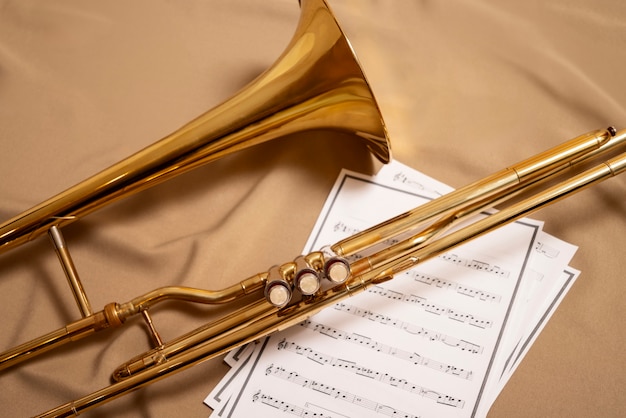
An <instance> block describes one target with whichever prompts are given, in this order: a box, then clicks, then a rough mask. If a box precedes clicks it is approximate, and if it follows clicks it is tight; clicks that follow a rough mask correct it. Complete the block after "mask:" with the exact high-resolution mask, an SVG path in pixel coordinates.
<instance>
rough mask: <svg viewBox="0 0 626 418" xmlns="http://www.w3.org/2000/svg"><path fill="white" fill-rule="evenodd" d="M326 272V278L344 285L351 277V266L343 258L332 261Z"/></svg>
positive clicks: (329, 262) (328, 264) (327, 265)
mask: <svg viewBox="0 0 626 418" xmlns="http://www.w3.org/2000/svg"><path fill="white" fill-rule="evenodd" d="M325 270H326V277H328V280H330V281H331V282H333V283H343V282H345V281H346V280H348V277H350V265H349V264H348V262H347V261H346V260H344V259H342V258H334V259H330V260H329V261H328V262H327V263H326V266H325Z"/></svg>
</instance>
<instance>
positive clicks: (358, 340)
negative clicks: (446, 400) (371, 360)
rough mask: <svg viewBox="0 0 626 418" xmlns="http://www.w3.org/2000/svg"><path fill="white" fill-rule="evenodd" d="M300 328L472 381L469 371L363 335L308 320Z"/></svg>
mask: <svg viewBox="0 0 626 418" xmlns="http://www.w3.org/2000/svg"><path fill="white" fill-rule="evenodd" d="M300 326H302V327H305V328H308V329H311V330H313V331H315V332H318V333H320V334H322V335H326V336H330V337H331V338H335V339H342V340H345V341H347V342H350V343H353V344H357V345H360V346H361V347H366V348H369V349H370V350H374V351H376V352H378V353H381V354H387V355H390V356H393V357H395V358H398V359H400V360H404V361H406V362H409V363H411V364H414V365H417V366H423V367H428V368H430V369H433V370H436V371H438V372H441V373H446V374H449V375H453V376H455V377H459V378H461V379H466V380H471V379H472V375H473V373H472V371H471V370H466V369H463V368H461V367H456V366H453V365H451V364H445V363H442V362H439V361H436V360H433V359H430V358H428V357H424V356H421V355H420V354H418V353H410V352H408V351H405V350H402V349H400V348H397V347H393V346H390V345H387V344H383V343H381V342H378V341H376V340H373V339H372V338H371V337H368V336H365V335H360V334H356V333H348V332H346V331H342V330H338V329H336V328H332V327H329V326H327V325H324V324H320V323H317V322H313V321H311V320H308V319H307V320H306V321H303V322H301V323H300Z"/></svg>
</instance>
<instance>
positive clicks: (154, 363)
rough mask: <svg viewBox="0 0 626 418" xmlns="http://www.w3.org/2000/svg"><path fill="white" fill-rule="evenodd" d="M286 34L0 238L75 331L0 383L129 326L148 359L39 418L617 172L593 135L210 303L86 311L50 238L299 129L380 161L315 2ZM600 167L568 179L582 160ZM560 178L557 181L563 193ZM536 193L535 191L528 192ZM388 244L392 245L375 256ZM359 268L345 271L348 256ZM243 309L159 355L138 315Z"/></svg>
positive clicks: (31, 346)
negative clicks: (138, 147) (142, 336)
mask: <svg viewBox="0 0 626 418" xmlns="http://www.w3.org/2000/svg"><path fill="white" fill-rule="evenodd" d="M301 8H302V11H301V18H300V22H299V25H298V27H297V29H296V32H295V35H294V37H293V39H292V41H291V43H290V44H289V46H288V47H287V49H286V51H285V52H284V53H283V55H282V56H281V57H280V58H279V59H278V61H277V62H276V64H275V65H274V66H272V67H271V68H270V69H269V70H267V71H266V72H265V73H264V74H263V75H261V76H260V77H259V78H258V79H257V80H255V81H253V82H252V83H251V84H250V85H248V86H247V87H246V88H245V89H244V90H242V91H241V92H240V93H238V94H237V95H236V96H234V97H233V98H231V99H230V100H228V101H227V102H225V103H223V104H221V105H220V106H218V107H216V108H214V109H212V110H210V111H209V112H207V113H205V114H204V115H202V116H200V117H199V118H197V119H196V120H194V121H192V122H190V123H189V124H187V125H185V126H184V127H182V128H181V129H180V130H178V131H176V132H174V133H172V134H171V135H169V136H167V137H165V138H164V139H162V140H160V141H159V142H157V143H155V144H154V145H151V146H149V147H147V148H145V149H144V150H142V151H140V152H138V153H136V154H134V155H133V156H131V157H129V158H127V159H125V160H123V161H121V162H119V163H117V164H115V165H114V166H112V167H110V168H108V169H106V170H104V171H102V172H100V173H99V174H96V175H95V176H93V177H91V178H89V179H87V180H85V181H84V182H81V183H79V184H77V185H76V186H74V187H72V188H70V189H68V190H67V191H65V192H62V193H60V194H58V195H57V196H55V197H52V198H50V199H48V200H47V201H45V202H42V203H41V204H39V205H37V206H36V207H34V208H32V209H30V210H28V211H26V212H24V213H22V214H20V215H18V216H16V217H14V218H13V219H11V220H9V221H7V222H5V223H3V224H2V225H0V252H1V251H7V250H9V249H11V248H14V247H17V246H19V245H21V244H23V243H25V242H27V241H30V240H32V239H34V238H35V237H37V236H39V235H41V234H43V233H47V234H48V235H49V236H50V238H51V241H52V243H53V246H54V248H55V250H56V252H57V254H58V257H59V260H60V262H61V265H62V266H63V269H64V270H65V273H66V276H67V278H68V282H69V283H70V288H71V289H72V291H73V293H74V297H75V299H76V302H77V304H78V307H79V310H80V312H81V315H82V318H81V319H79V320H77V321H74V322H72V323H70V324H68V325H67V326H65V327H63V328H61V329H59V330H56V331H53V332H51V333H49V334H46V335H44V336H41V337H39V338H36V339H35V340H33V341H30V342H26V343H24V344H21V345H20V346H17V347H15V348H13V349H10V350H8V351H6V352H4V353H1V354H0V370H4V369H8V368H10V367H14V366H16V365H18V364H19V363H21V362H23V361H25V360H28V359H31V358H33V357H35V356H37V355H39V354H42V353H44V352H47V351H49V350H52V349H54V348H56V347H58V346H60V345H63V344H65V343H67V342H70V341H75V340H78V339H81V338H84V337H87V336H89V335H92V334H94V333H95V332H96V331H100V330H104V329H109V328H115V327H120V326H122V325H123V324H124V323H125V322H126V321H127V320H128V319H129V318H131V317H133V316H136V315H141V316H142V317H143V318H144V320H145V321H146V324H147V326H148V330H149V334H150V336H151V337H152V339H153V340H154V348H153V349H152V350H150V351H148V352H146V353H143V354H140V355H138V356H137V357H135V358H133V359H130V360H129V361H128V362H126V363H125V364H123V365H120V366H119V367H118V368H117V369H116V370H115V371H114V372H113V379H114V380H115V382H114V383H112V384H111V385H109V386H107V387H105V388H103V389H101V390H98V391H96V392H94V393H92V394H89V395H86V396H84V397H82V398H80V399H77V400H75V401H72V402H68V403H66V404H64V405H61V406H59V407H57V408H55V409H52V410H50V411H48V412H46V413H44V414H42V415H41V416H73V415H78V414H79V413H81V412H83V411H86V410H89V409H91V408H94V407H96V406H98V405H100V404H102V403H104V402H107V401H110V400H113V399H115V398H117V397H120V396H122V395H124V394H126V393H128V392H129V391H132V390H135V389H138V388H141V387H143V386H145V385H148V384H150V383H152V382H155V381H157V380H160V379H162V378H165V377H167V376H169V375H170V374H171V373H174V372H178V371H182V370H185V369H187V368H189V367H191V366H193V365H195V364H197V363H199V362H202V361H206V360H209V359H212V358H215V357H216V356H218V355H221V354H223V353H225V352H227V351H229V350H231V349H233V348H235V347H238V346H241V345H243V344H246V343H248V342H251V341H254V340H256V339H258V338H260V337H262V336H265V335H268V334H270V333H272V332H275V331H277V330H281V329H285V328H287V327H289V326H292V325H294V324H297V323H299V322H301V321H302V320H304V319H305V318H307V317H309V316H310V315H313V314H315V313H316V312H319V311H320V310H322V309H324V308H325V307H327V306H331V305H332V304H335V303H337V302H339V301H341V300H343V299H345V298H348V297H350V296H352V295H354V294H357V293H360V292H362V291H364V290H366V289H367V288H369V287H370V286H373V285H375V284H378V283H381V282H384V281H387V280H390V279H391V278H393V276H394V275H395V274H397V273H399V272H402V271H404V270H407V269H409V268H412V267H414V266H415V265H416V264H418V263H420V262H422V261H424V260H427V259H429V258H431V257H435V256H437V255H439V254H441V253H443V252H446V251H448V250H450V249H451V248H454V247H455V246H457V245H460V244H462V243H463V242H465V241H467V240H469V239H472V238H475V237H478V236H480V235H483V234H485V233H487V232H489V231H491V230H493V229H495V228H497V227H499V226H501V225H504V224H506V223H508V222H511V221H514V220H516V219H518V218H520V217H523V216H526V215H528V214H529V213H531V212H532V211H535V210H537V209H539V208H541V207H543V206H545V205H548V204H550V203H552V202H554V201H557V200H559V199H562V198H565V197H567V196H569V195H570V194H573V193H575V192H577V191H579V190H582V189H584V188H586V187H589V186H591V185H593V184H595V183H598V182H600V181H603V180H604V179H606V178H609V177H612V176H614V175H617V174H620V173H622V172H623V171H625V170H626V154H624V153H622V154H620V155H618V156H614V154H616V150H619V149H620V148H623V146H624V142H625V141H626V130H622V131H619V132H618V131H616V130H615V129H614V128H607V129H601V130H597V131H593V132H590V133H587V134H584V135H581V136H579V137H577V138H574V139H572V140H570V141H568V142H566V143H564V144H562V145H559V146H557V147H555V148H553V149H550V150H548V151H545V152H543V153H541V154H539V155H537V156H534V157H531V158H529V159H527V160H524V161H522V162H520V163H518V164H515V165H513V166H511V167H509V168H507V169H505V170H502V171H499V172H497V173H495V174H493V175H491V176H489V177H487V178H485V179H483V180H479V181H477V182H475V183H472V184H470V185H468V186H466V187H464V188H462V189H459V190H457V191H455V192H452V193H450V194H448V195H445V196H444V197H441V198H439V199H436V200H434V201H432V202H430V203H428V204H426V205H423V206H420V207H419V208H416V209H414V210H412V211H410V212H407V213H405V214H402V215H400V216H398V217H396V218H393V219H390V220H389V221H386V222H384V223H382V224H380V225H377V226H375V227H372V228H370V229H368V230H366V231H363V232H361V233H359V234H357V235H355V236H353V237H350V238H347V239H345V240H342V241H341V242H338V243H336V244H334V245H332V246H331V248H330V249H327V250H323V251H315V252H313V253H311V254H307V255H304V256H300V257H297V258H296V259H295V260H293V261H290V262H287V263H284V264H281V265H279V266H275V267H272V268H270V269H269V270H268V271H266V272H262V273H259V274H256V275H253V276H251V277H249V278H247V279H245V280H243V281H241V282H240V283H237V284H235V285H233V286H230V287H228V288H225V289H222V290H217V291H210V290H203V289H196V288H186V287H176V286H170V287H163V288H159V289H155V290H154V291H151V292H148V293H146V294H144V295H140V296H138V297H135V298H133V299H131V300H129V301H126V302H123V303H115V302H114V303H109V304H107V305H106V306H105V307H104V308H103V309H102V310H100V311H97V312H93V310H92V308H91V305H90V302H89V300H88V298H87V296H86V294H85V292H84V291H83V289H82V284H81V282H80V279H79V275H78V273H77V271H76V268H75V267H74V264H73V262H72V258H71V256H70V254H69V250H68V248H67V245H66V243H65V241H64V238H63V236H62V234H61V229H62V228H63V227H64V226H66V225H68V224H69V223H71V222H74V221H76V220H78V219H79V218H81V217H82V216H84V215H87V214H88V213H90V212H93V211H95V210H97V209H99V208H101V207H102V206H104V205H106V204H109V203H110V202H112V201H116V200H118V199H121V198H124V197H126V196H128V195H130V194H133V193H136V192H138V191H141V190H144V189H146V188H148V187H150V186H152V185H155V184H158V183H160V182H162V181H165V180H167V179H170V178H172V177H173V176H176V175H178V174H181V173H183V172H187V171H189V170H191V169H193V168H196V167H198V166H200V165H202V164H205V163H208V162H211V161H214V160H216V159H218V158H221V157H223V156H226V155H229V154H231V153H234V152H236V151H238V150H241V149H244V148H247V147H250V146H252V145H256V144H259V143H262V142H265V141H269V140H272V139H275V138H279V137H282V136H284V135H288V134H293V133H298V132H302V131H306V130H318V129H331V130H340V131H344V132H348V133H351V134H354V135H356V136H357V137H359V138H361V139H362V140H363V141H365V144H366V145H367V147H368V148H369V149H370V150H371V151H372V153H373V154H374V155H375V156H376V157H377V158H378V159H379V160H380V161H382V162H388V161H389V160H390V158H391V156H390V148H389V143H388V139H387V134H386V131H385V126H384V122H383V120H382V117H381V115H380V112H379V109H378V106H377V105H376V101H375V99H374V96H373V94H372V93H371V90H370V88H369V85H368V83H367V80H366V79H365V77H364V75H363V73H362V71H361V69H360V66H359V65H358V62H357V61H356V59H355V57H354V55H353V53H352V50H351V48H350V45H349V43H348V41H347V40H346V38H345V36H344V35H343V33H342V31H341V29H340V28H339V26H338V25H337V23H336V21H335V19H334V17H333V14H332V12H331V11H330V9H329V8H328V6H327V5H326V3H325V2H324V0H302V1H301ZM607 155H609V156H610V157H612V158H610V159H608V160H607V161H605V162H602V163H601V164H599V165H597V166H594V167H592V168H589V169H587V170H584V171H582V172H581V173H579V174H576V175H574V176H570V172H571V170H572V169H575V170H577V171H580V167H586V166H588V165H589V164H590V162H591V161H595V160H598V159H600V158H605V157H606V156H607ZM562 177H566V179H565V180H562ZM540 188H541V189H542V190H541V191H538V192H536V191H535V190H536V189H540ZM528 190H530V191H531V192H533V193H534V195H533V196H531V197H530V198H526V199H521V198H520V199H518V201H517V202H516V203H513V204H511V205H510V206H509V207H507V208H501V210H500V211H499V212H497V213H496V214H494V215H491V216H489V217H487V218H484V219H482V220H480V221H477V222H475V223H473V224H470V225H469V226H466V227H464V228H462V229H459V230H456V231H454V232H451V233H448V231H449V229H450V227H451V226H454V225H457V224H458V223H459V222H460V221H464V220H466V219H467V218H469V217H471V216H472V215H473V214H476V213H477V212H480V211H482V210H484V209H486V208H492V207H494V206H496V205H498V206H500V205H502V204H504V203H506V202H507V201H508V200H510V199H512V198H516V199H517V198H518V197H519V196H521V195H524V194H525V193H526V192H527V191H528ZM390 238H395V239H397V243H395V244H392V245H389V246H387V247H386V248H384V249H382V250H380V249H375V250H374V248H376V247H375V245H377V244H379V243H381V242H382V241H385V240H389V239H390ZM357 254H358V255H359V256H360V257H358V258H356V257H354V256H355V255H357ZM248 295H249V296H250V297H253V298H254V301H253V302H252V303H250V304H249V305H248V306H245V307H243V308H240V309H237V310H235V311H233V312H232V313H229V314H227V315H225V316H223V317H222V318H220V319H218V320H216V321H214V322H212V323H208V324H207V325H205V326H202V327H200V328H198V329H196V330H194V331H192V332H189V333H186V334H184V335H182V336H180V337H178V338H175V339H173V340H171V341H167V342H164V341H163V340H162V339H161V337H160V336H159V334H158V333H157V332H156V330H155V327H154V326H153V323H152V318H151V316H150V309H151V308H152V307H153V306H155V305H157V304H159V303H161V302H163V301H166V300H172V299H175V300H182V301H187V302H191V303H202V304H222V303H227V302H231V301H233V300H234V299H236V298H238V297H241V296H248Z"/></svg>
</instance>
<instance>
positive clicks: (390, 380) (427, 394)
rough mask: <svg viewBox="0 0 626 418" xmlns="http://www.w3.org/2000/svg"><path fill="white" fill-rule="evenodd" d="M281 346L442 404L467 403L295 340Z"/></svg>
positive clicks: (278, 369) (279, 369)
mask: <svg viewBox="0 0 626 418" xmlns="http://www.w3.org/2000/svg"><path fill="white" fill-rule="evenodd" d="M279 347H280V349H281V350H287V351H291V352H294V353H296V354H299V355H304V356H306V357H307V358H310V355H311V353H316V354H317V355H318V356H319V357H323V358H326V359H328V361H327V362H325V363H324V364H323V365H328V366H332V367H336V368H339V369H342V370H346V371H349V372H352V373H354V374H356V375H359V376H363V377H365V378H368V379H372V380H376V381H378V382H381V383H385V384H388V385H390V386H393V387H396V388H398V389H402V390H405V391H408V392H410V393H413V394H415V395H419V396H422V397H424V398H427V399H431V400H434V401H436V402H437V403H440V404H445V405H447V406H452V407H455V408H463V406H464V405H465V401H463V400H462V399H456V398H454V397H452V396H449V395H445V394H442V393H439V392H437V391H435V390H432V389H429V388H425V387H422V386H419V385H417V384H415V383H411V382H409V381H407V380H406V379H403V378H398V377H394V376H391V375H390V374H389V373H384V372H380V371H377V370H373V369H371V368H368V367H365V366H361V365H358V364H357V363H355V362H353V361H349V360H342V359H338V358H334V357H331V356H329V355H327V354H323V353H320V352H317V351H315V350H313V349H311V348H309V347H302V346H300V345H298V344H296V343H294V342H289V341H287V340H284V339H283V340H282V341H281V342H280V343H279ZM270 368H272V369H273V370H272V373H274V374H278V373H280V374H283V373H286V371H285V369H284V368H282V367H276V366H274V365H273V364H272V366H270Z"/></svg>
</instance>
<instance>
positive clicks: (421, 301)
mask: <svg viewBox="0 0 626 418" xmlns="http://www.w3.org/2000/svg"><path fill="white" fill-rule="evenodd" d="M368 292H370V293H372V294H374V295H378V296H382V297H385V298H388V299H392V300H395V301H401V302H406V303H411V304H413V305H415V306H419V307H420V308H422V309H424V310H425V311H426V312H429V313H432V314H435V315H444V316H447V317H448V318H450V319H454V320H455V321H459V322H463V323H467V324H469V325H472V326H476V327H479V328H483V329H485V328H489V327H491V325H492V321H491V320H488V319H484V318H479V317H477V316H474V315H472V314H468V313H464V312H460V311H457V310H456V309H452V308H448V307H445V306H441V305H437V304H434V303H428V299H426V298H424V297H421V296H416V295H406V294H403V293H401V292H397V291H395V290H390V289H386V288H384V287H382V286H374V287H372V288H371V289H369V290H368Z"/></svg>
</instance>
